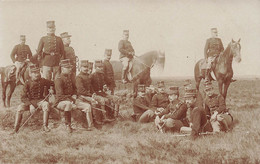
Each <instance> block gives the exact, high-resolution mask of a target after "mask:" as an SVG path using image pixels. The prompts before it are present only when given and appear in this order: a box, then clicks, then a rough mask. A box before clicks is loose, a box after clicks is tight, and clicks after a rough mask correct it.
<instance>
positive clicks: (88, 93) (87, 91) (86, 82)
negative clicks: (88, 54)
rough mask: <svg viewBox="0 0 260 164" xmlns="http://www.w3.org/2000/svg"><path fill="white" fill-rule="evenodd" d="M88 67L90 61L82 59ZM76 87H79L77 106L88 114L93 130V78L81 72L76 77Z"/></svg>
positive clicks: (87, 117)
mask: <svg viewBox="0 0 260 164" xmlns="http://www.w3.org/2000/svg"><path fill="white" fill-rule="evenodd" d="M83 66H86V67H88V61H87V60H82V61H81V67H83ZM76 87H77V96H78V98H77V100H76V105H77V108H78V109H80V110H82V111H83V112H84V113H85V114H86V119H87V125H88V128H87V129H88V130H91V129H92V127H93V118H92V108H91V103H92V102H91V100H92V94H93V90H92V86H91V79H90V76H89V74H88V73H83V72H80V73H79V75H78V76H77V77H76Z"/></svg>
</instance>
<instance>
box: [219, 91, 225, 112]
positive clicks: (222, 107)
mask: <svg viewBox="0 0 260 164" xmlns="http://www.w3.org/2000/svg"><path fill="white" fill-rule="evenodd" d="M218 102H219V107H218V109H217V112H218V113H222V112H225V110H226V103H225V99H224V97H223V96H222V95H219V96H218Z"/></svg>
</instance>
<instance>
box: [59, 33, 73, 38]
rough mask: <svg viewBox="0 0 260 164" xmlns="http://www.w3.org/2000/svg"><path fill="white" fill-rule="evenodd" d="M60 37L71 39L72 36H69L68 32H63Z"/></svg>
mask: <svg viewBox="0 0 260 164" xmlns="http://www.w3.org/2000/svg"><path fill="white" fill-rule="evenodd" d="M60 37H61V38H69V37H71V35H69V34H68V32H63V33H61V34H60Z"/></svg>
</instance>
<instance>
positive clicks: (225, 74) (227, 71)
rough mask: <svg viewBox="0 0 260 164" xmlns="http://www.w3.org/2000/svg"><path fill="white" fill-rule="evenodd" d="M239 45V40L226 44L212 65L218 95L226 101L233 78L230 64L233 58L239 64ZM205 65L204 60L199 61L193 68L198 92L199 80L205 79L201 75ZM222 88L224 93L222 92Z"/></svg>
mask: <svg viewBox="0 0 260 164" xmlns="http://www.w3.org/2000/svg"><path fill="white" fill-rule="evenodd" d="M240 51H241V45H240V39H239V40H238V41H237V42H236V41H234V40H233V39H232V41H231V42H230V43H229V44H228V46H227V48H226V49H225V50H224V52H223V53H222V54H220V55H218V56H217V57H216V59H215V61H214V62H213V64H212V68H211V69H212V70H213V73H214V75H215V77H216V80H217V82H218V87H219V93H220V94H221V95H222V96H223V97H224V98H225V99H226V96H227V90H228V87H229V85H230V83H231V80H232V77H233V69H232V62H233V58H234V59H235V61H236V62H238V63H240V62H241V54H240ZM203 62H204V64H205V59H201V60H199V61H198V62H197V63H196V65H195V67H194V78H195V81H196V88H197V90H199V86H200V81H201V79H202V78H203V79H204V78H205V73H204V74H203V71H202V68H201V67H202V65H203ZM210 79H212V77H210ZM223 86H224V91H223Z"/></svg>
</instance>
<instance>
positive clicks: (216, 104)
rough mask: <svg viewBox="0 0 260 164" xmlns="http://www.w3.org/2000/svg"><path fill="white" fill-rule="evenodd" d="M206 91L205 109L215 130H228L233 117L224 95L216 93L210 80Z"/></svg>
mask: <svg viewBox="0 0 260 164" xmlns="http://www.w3.org/2000/svg"><path fill="white" fill-rule="evenodd" d="M205 92H206V98H205V110H206V114H207V116H208V118H210V123H211V125H212V128H213V132H220V131H228V130H229V128H230V126H231V124H232V122H233V118H232V116H231V115H230V113H229V112H228V110H227V108H226V103H225V99H224V97H223V96H222V95H220V94H215V93H214V91H213V86H212V84H211V83H210V82H208V83H207V84H206V86H205Z"/></svg>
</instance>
